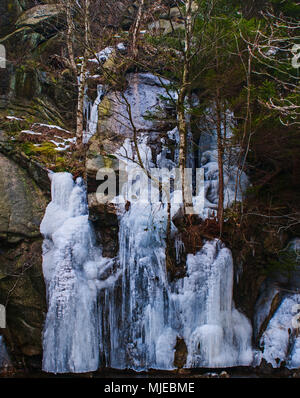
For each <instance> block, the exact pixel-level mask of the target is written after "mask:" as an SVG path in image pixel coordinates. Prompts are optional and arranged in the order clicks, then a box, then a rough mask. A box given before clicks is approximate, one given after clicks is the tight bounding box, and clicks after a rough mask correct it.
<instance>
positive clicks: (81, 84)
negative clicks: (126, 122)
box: [76, 0, 90, 147]
mask: <svg viewBox="0 0 300 398" xmlns="http://www.w3.org/2000/svg"><path fill="white" fill-rule="evenodd" d="M89 7H90V0H85V3H84V47H85V48H84V56H83V60H82V64H81V69H80V77H79V81H78V101H77V115H76V145H77V147H81V145H82V142H83V130H84V126H83V107H84V91H85V84H86V69H87V59H88V48H89V30H90V26H89V23H90V14H89Z"/></svg>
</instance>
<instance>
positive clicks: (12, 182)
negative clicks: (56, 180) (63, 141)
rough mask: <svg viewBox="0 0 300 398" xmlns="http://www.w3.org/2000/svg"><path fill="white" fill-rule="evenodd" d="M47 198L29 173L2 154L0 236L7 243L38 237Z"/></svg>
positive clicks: (0, 161) (0, 169) (0, 165)
mask: <svg viewBox="0 0 300 398" xmlns="http://www.w3.org/2000/svg"><path fill="white" fill-rule="evenodd" d="M45 205H46V203H45V198H44V196H43V194H42V193H41V191H40V190H39V189H38V188H37V186H36V185H35V184H34V182H33V181H32V180H30V179H29V178H28V176H27V175H26V171H24V170H22V169H21V168H20V167H18V166H17V165H16V164H15V163H14V162H13V161H12V160H9V159H8V158H6V157H5V156H4V155H1V154H0V237H1V238H2V239H5V240H6V241H7V242H8V243H15V242H20V241H21V240H23V239H24V238H29V239H32V238H39V236H40V233H39V225H40V220H41V218H42V216H43V211H44V209H45Z"/></svg>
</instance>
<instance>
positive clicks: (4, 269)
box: [0, 154, 47, 365]
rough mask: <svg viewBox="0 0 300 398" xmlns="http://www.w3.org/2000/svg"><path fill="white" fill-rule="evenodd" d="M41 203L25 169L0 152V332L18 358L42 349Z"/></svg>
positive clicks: (39, 193) (42, 199) (40, 195)
mask: <svg viewBox="0 0 300 398" xmlns="http://www.w3.org/2000/svg"><path fill="white" fill-rule="evenodd" d="M46 204H47V200H46V198H45V196H44V194H43V192H42V191H41V189H40V188H38V186H37V185H36V184H35V182H34V181H33V180H32V179H31V178H30V177H29V175H28V174H27V173H26V171H25V170H23V169H22V168H21V167H19V166H18V165H17V164H16V163H15V162H13V161H12V160H10V159H8V158H7V157H5V156H4V155H2V154H0V304H2V305H5V306H6V317H7V319H6V320H7V328H6V329H2V330H1V332H3V335H4V337H5V339H6V342H7V343H8V348H9V352H10V354H11V356H12V359H15V360H17V362H18V360H21V359H22V357H23V356H26V357H27V358H29V359H30V358H31V359H32V358H34V359H35V358H36V357H38V356H40V355H41V353H42V344H41V337H42V336H41V332H42V327H43V322H44V314H45V311H46V305H45V286H44V280H43V276H42V269H41V265H42V256H41V254H42V247H41V246H42V239H41V236H40V233H39V225H40V222H41V219H42V216H43V214H44V211H45V208H46ZM27 363H28V364H29V365H30V364H32V365H33V362H32V360H31V361H30V360H29V362H27Z"/></svg>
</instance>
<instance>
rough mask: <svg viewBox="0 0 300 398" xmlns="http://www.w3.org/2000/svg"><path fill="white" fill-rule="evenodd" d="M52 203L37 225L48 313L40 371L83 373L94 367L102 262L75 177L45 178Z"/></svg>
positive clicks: (96, 364)
mask: <svg viewBox="0 0 300 398" xmlns="http://www.w3.org/2000/svg"><path fill="white" fill-rule="evenodd" d="M51 179H52V201H51V203H50V204H49V205H48V207H47V209H46V213H45V216H44V219H43V221H42V224H41V233H42V234H43V235H44V238H45V239H44V243H43V272H44V277H45V281H46V286H47V301H48V313H47V317H46V321H45V326H44V338H43V347H44V356H43V370H45V371H48V372H53V373H62V372H74V373H79V372H87V371H91V370H96V369H97V368H98V367H99V332H98V329H99V326H98V324H99V320H98V315H97V314H98V310H97V308H98V304H97V281H96V280H97V276H98V272H100V270H101V267H103V266H104V264H105V260H104V259H103V258H102V257H101V250H100V249H99V248H98V247H97V246H96V245H95V237H94V234H93V229H92V228H91V225H90V222H89V220H88V209H87V203H86V192H85V187H84V184H83V181H82V179H81V178H78V179H77V180H76V183H74V181H73V178H72V175H71V174H69V173H55V174H51Z"/></svg>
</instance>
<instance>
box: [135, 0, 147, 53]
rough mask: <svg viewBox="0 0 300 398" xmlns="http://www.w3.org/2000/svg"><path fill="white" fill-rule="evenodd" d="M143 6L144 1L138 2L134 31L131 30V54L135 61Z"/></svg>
mask: <svg viewBox="0 0 300 398" xmlns="http://www.w3.org/2000/svg"><path fill="white" fill-rule="evenodd" d="M144 4H145V0H140V5H139V9H138V14H137V17H136V21H135V25H134V29H133V34H132V54H133V59H136V58H137V56H138V47H137V39H138V34H139V31H140V27H141V21H142V15H143V8H144Z"/></svg>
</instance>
